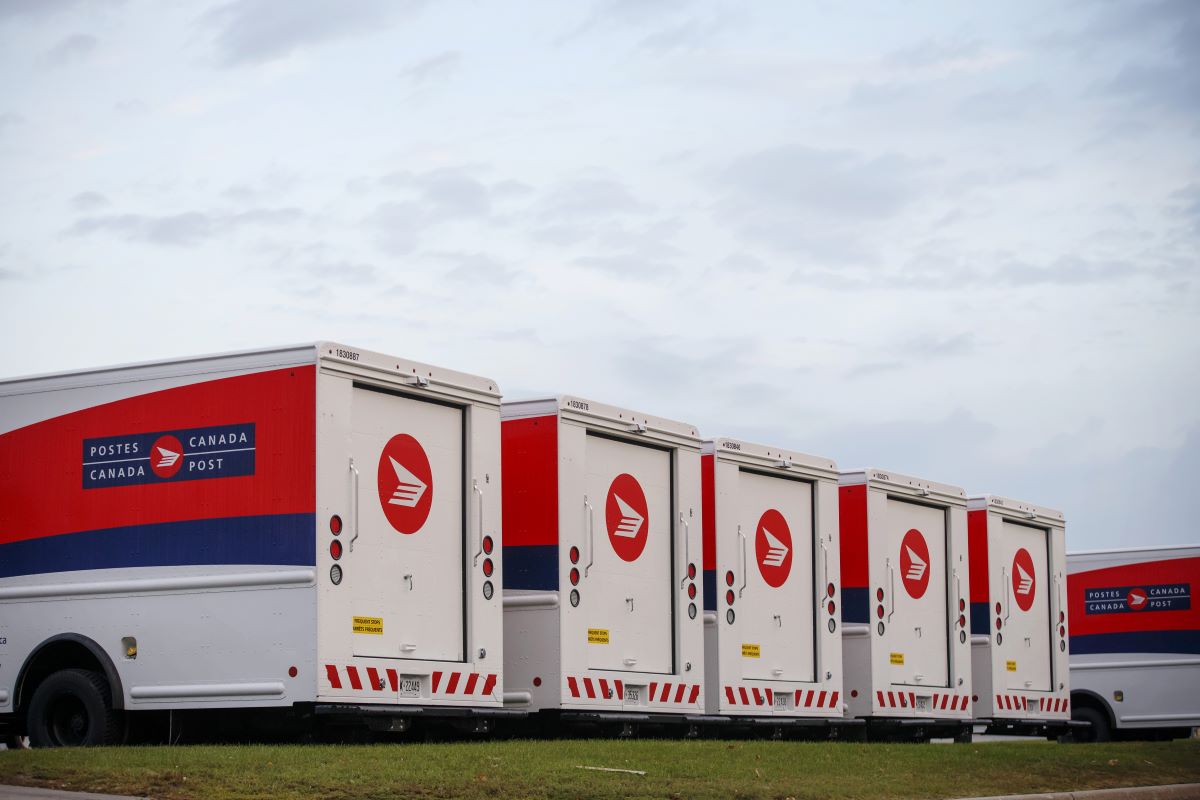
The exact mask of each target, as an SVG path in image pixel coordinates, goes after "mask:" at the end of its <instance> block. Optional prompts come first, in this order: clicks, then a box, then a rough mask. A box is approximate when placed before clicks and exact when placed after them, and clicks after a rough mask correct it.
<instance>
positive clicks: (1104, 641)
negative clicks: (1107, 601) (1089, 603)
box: [1068, 630, 1200, 656]
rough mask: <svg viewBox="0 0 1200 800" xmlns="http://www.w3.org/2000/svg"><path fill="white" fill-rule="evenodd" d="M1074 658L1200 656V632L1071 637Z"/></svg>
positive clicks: (1072, 635) (1105, 634)
mask: <svg viewBox="0 0 1200 800" xmlns="http://www.w3.org/2000/svg"><path fill="white" fill-rule="evenodd" d="M1070 639H1071V641H1070V644H1069V645H1068V647H1070V648H1071V655H1075V656H1078V655H1090V654H1094V653H1191V654H1197V655H1200V631H1194V630H1192V631H1189V630H1181V631H1127V632H1124V633H1089V634H1086V635H1084V636H1079V635H1077V634H1071V637H1070Z"/></svg>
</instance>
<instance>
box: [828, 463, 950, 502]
mask: <svg viewBox="0 0 1200 800" xmlns="http://www.w3.org/2000/svg"><path fill="white" fill-rule="evenodd" d="M864 483H866V484H870V483H881V484H884V485H887V486H893V487H895V488H897V489H900V490H909V489H911V490H917V489H928V490H929V491H930V492H937V493H938V494H940V495H943V496H944V497H948V498H953V499H955V500H956V501H957V502H961V503H963V504H964V505H965V504H966V500H967V492H966V490H965V489H963V488H962V487H961V486H955V485H954V484H950V483H939V482H938V481H931V480H928V479H926V478H917V477H915V476H912V475H906V474H904V473H902V472H892V471H890V470H883V469H876V468H874V467H868V468H865V469H851V470H842V471H841V473H840V474H839V476H838V484H839V485H841V486H854V485H858V484H864Z"/></svg>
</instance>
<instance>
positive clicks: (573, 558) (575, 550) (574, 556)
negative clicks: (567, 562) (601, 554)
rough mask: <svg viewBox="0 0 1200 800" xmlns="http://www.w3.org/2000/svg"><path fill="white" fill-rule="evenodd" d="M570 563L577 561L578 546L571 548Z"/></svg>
mask: <svg viewBox="0 0 1200 800" xmlns="http://www.w3.org/2000/svg"><path fill="white" fill-rule="evenodd" d="M571 563H572V564H578V563H579V548H578V547H572V548H571Z"/></svg>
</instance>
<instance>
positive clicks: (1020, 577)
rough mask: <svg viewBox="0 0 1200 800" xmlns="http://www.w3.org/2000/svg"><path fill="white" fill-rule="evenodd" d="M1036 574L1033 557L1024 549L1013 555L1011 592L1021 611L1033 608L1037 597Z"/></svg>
mask: <svg viewBox="0 0 1200 800" xmlns="http://www.w3.org/2000/svg"><path fill="white" fill-rule="evenodd" d="M1035 575H1036V573H1035V572H1034V569H1033V556H1031V555H1029V551H1028V550H1026V549H1025V548H1024V547H1022V548H1021V549H1019V550H1018V551H1017V552H1016V553H1015V554H1014V555H1013V562H1012V590H1013V597H1015V598H1016V599H1017V606H1018V607H1019V608H1020V609H1021V610H1022V611H1028V610H1029V609H1031V608H1033V598H1034V597H1035V596H1036V595H1037V582H1036V577H1035Z"/></svg>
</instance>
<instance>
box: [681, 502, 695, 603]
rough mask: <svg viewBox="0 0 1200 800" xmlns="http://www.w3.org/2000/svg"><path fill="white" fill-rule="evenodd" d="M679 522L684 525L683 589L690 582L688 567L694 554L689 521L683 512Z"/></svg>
mask: <svg viewBox="0 0 1200 800" xmlns="http://www.w3.org/2000/svg"><path fill="white" fill-rule="evenodd" d="M679 521H680V522H681V523H683V569H682V570H681V571H682V572H683V580H681V581H680V582H679V588H680V589H682V588H683V587H684V586H686V585H687V582H688V571H687V565H688V564H690V563H692V552H691V541H690V540H691V538H692V537H691V536H689V535H688V534H689V533H690V529H689V528H688V523H687V520H686V519H684V518H683V512H682V511H680V512H679Z"/></svg>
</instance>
